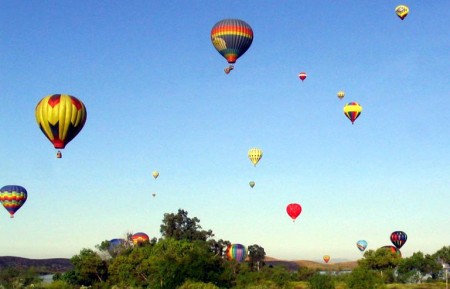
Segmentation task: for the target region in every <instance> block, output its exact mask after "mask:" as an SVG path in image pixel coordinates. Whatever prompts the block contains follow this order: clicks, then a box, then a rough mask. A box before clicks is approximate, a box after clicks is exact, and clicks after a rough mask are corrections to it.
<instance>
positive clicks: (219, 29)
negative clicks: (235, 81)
mask: <svg viewBox="0 0 450 289" xmlns="http://www.w3.org/2000/svg"><path fill="white" fill-rule="evenodd" d="M211 42H212V44H213V45H214V48H215V49H216V50H217V51H218V52H219V53H220V54H221V55H222V56H223V57H224V58H225V59H226V60H227V61H228V63H231V64H232V63H235V62H236V60H237V59H238V58H239V57H241V56H242V55H243V54H244V53H245V52H246V51H247V50H248V49H249V48H250V46H251V45H252V42H253V30H252V28H251V27H250V25H249V24H248V23H247V22H245V21H243V20H239V19H223V20H221V21H219V22H217V23H216V24H215V25H214V26H213V28H212V29H211Z"/></svg>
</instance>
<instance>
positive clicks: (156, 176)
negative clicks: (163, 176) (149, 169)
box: [152, 171, 159, 180]
mask: <svg viewBox="0 0 450 289" xmlns="http://www.w3.org/2000/svg"><path fill="white" fill-rule="evenodd" d="M152 176H153V178H155V180H156V179H157V178H158V177H159V172H158V171H153V173H152Z"/></svg>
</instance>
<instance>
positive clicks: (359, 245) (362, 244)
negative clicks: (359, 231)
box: [356, 240, 367, 252]
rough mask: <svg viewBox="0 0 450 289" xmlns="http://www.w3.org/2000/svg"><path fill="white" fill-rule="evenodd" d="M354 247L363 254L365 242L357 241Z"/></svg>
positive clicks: (365, 246)
mask: <svg viewBox="0 0 450 289" xmlns="http://www.w3.org/2000/svg"><path fill="white" fill-rule="evenodd" d="M356 247H358V249H359V251H361V252H364V250H366V248H367V241H366V240H359V241H358V242H356Z"/></svg>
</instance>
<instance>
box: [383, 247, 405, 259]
mask: <svg viewBox="0 0 450 289" xmlns="http://www.w3.org/2000/svg"><path fill="white" fill-rule="evenodd" d="M381 248H384V249H387V250H389V251H390V252H392V253H396V254H398V255H399V256H400V257H401V256H402V252H400V249H398V248H396V247H394V246H389V245H388V246H383V247H381Z"/></svg>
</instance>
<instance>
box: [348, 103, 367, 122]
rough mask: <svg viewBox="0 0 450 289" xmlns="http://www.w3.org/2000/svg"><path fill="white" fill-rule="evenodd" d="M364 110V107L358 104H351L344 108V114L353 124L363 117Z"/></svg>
mask: <svg viewBox="0 0 450 289" xmlns="http://www.w3.org/2000/svg"><path fill="white" fill-rule="evenodd" d="M362 110H363V109H362V106H361V105H359V103H357V102H349V103H347V104H346V105H345V106H344V114H345V116H346V117H347V118H348V119H349V120H350V121H351V122H352V124H353V123H354V122H355V120H356V119H357V118H358V117H359V116H360V115H361V112H362Z"/></svg>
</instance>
